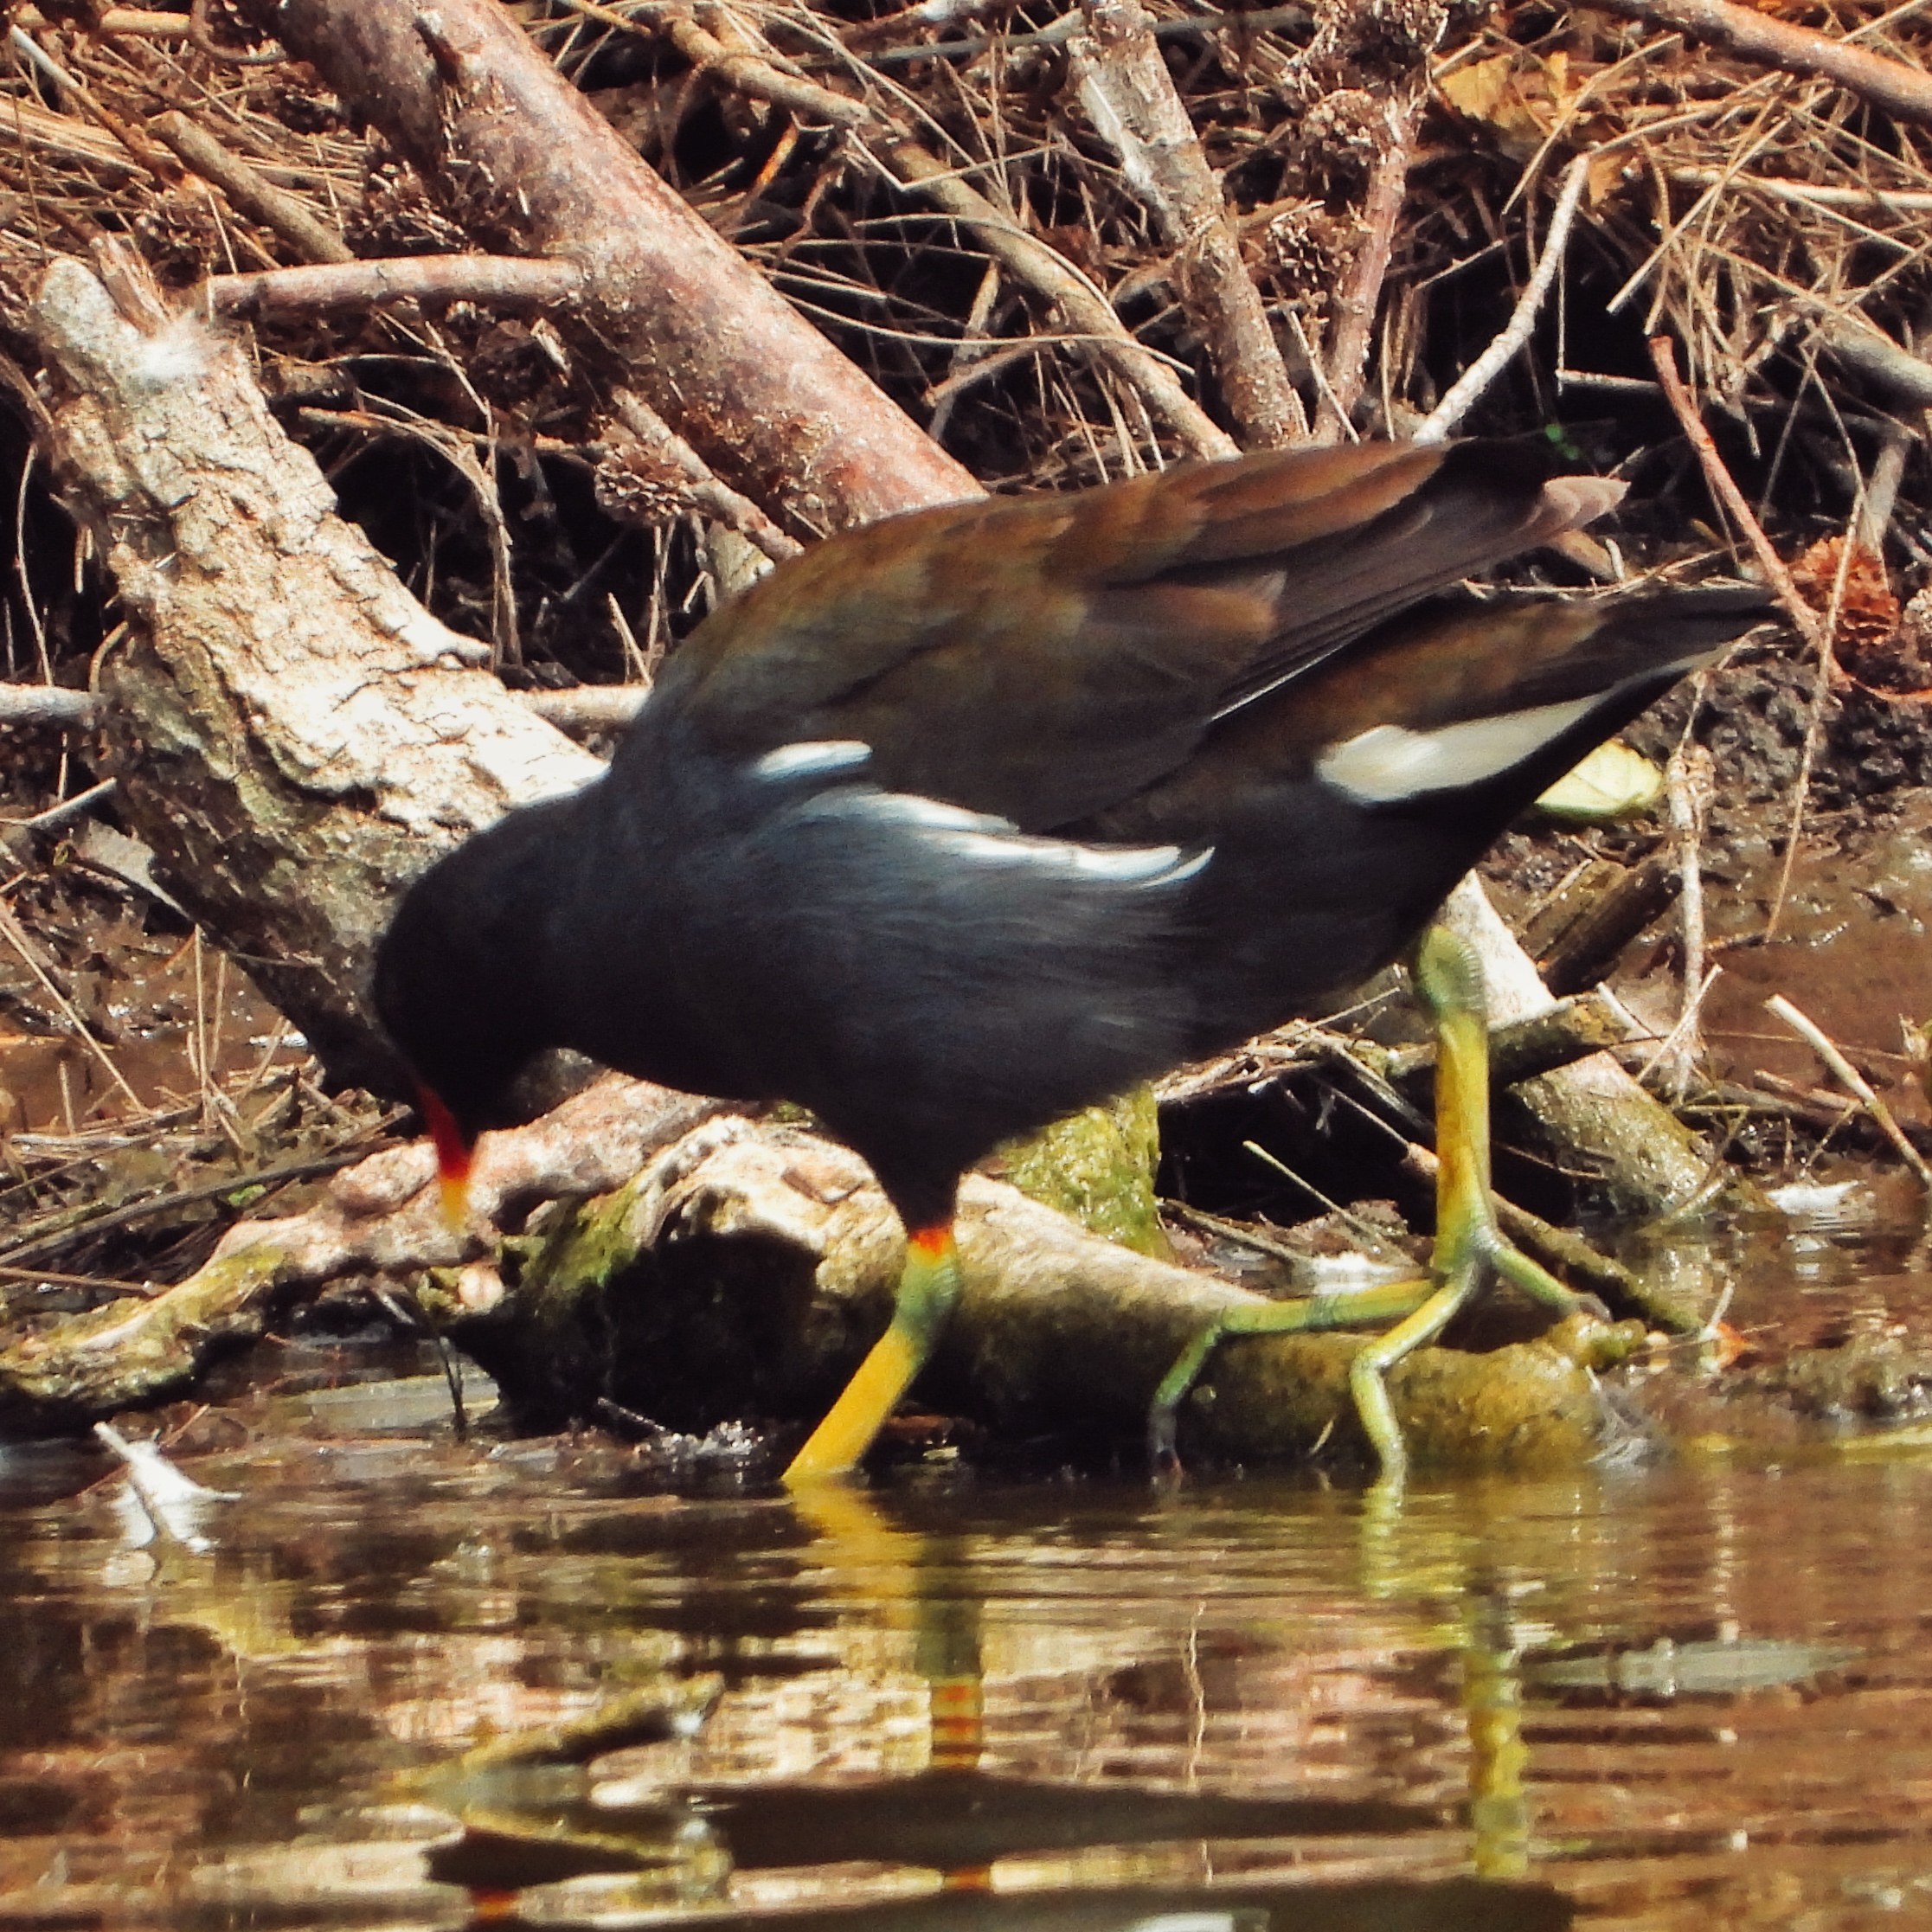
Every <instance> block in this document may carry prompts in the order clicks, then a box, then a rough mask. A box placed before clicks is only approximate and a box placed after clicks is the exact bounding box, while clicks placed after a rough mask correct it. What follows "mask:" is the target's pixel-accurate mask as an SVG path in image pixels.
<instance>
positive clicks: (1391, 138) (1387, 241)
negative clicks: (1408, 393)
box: [1310, 95, 1422, 443]
mask: <svg viewBox="0 0 1932 1932" xmlns="http://www.w3.org/2000/svg"><path fill="white" fill-rule="evenodd" d="M1421 113H1422V99H1421V97H1420V96H1419V95H1417V96H1415V97H1414V98H1412V99H1409V101H1407V102H1406V103H1403V104H1402V105H1397V104H1396V102H1394V101H1390V102H1388V103H1387V104H1386V105H1385V106H1383V128H1384V130H1385V132H1386V134H1387V138H1386V139H1385V140H1383V141H1382V142H1381V143H1379V144H1378V145H1377V150H1376V157H1375V160H1374V162H1373V163H1372V164H1371V165H1370V169H1369V187H1368V192H1367V194H1366V195H1365V196H1364V197H1363V201H1362V245H1361V247H1358V249H1357V250H1356V252H1355V260H1354V261H1353V262H1352V263H1351V265H1350V268H1349V273H1348V279H1346V281H1345V282H1344V283H1343V285H1342V289H1341V292H1340V294H1339V295H1338V298H1337V299H1336V304H1335V335H1334V343H1333V346H1332V348H1331V349H1330V350H1329V353H1328V367H1327V369H1326V370H1325V372H1324V380H1323V382H1322V385H1321V392H1322V395H1321V408H1319V411H1318V412H1317V413H1316V417H1315V440H1316V441H1317V442H1318V443H1333V442H1337V441H1338V440H1340V439H1341V438H1342V436H1343V435H1344V434H1345V433H1349V430H1350V424H1349V414H1350V412H1351V410H1352V409H1353V408H1354V407H1355V403H1356V399H1357V398H1358V396H1359V395H1361V393H1362V385H1363V382H1364V380H1365V379H1366V376H1367V373H1368V366H1369V343H1370V340H1371V339H1372V338H1373V337H1374V334H1375V318H1376V314H1377V310H1378V309H1379V308H1380V307H1381V305H1382V285H1383V281H1384V279H1386V278H1387V276H1388V273H1389V260H1390V254H1391V252H1392V251H1393V249H1394V247H1395V243H1396V222H1397V221H1399V220H1400V219H1401V216H1402V202H1403V200H1404V197H1405V196H1406V193H1407V189H1408V186H1409V162H1410V160H1411V158H1412V157H1413V155H1414V152H1415V124H1416V121H1417V119H1419V118H1420V116H1421ZM1310 360H1311V361H1313V357H1311V358H1310Z"/></svg>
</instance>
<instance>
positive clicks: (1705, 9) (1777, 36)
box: [1603, 0, 1932, 121]
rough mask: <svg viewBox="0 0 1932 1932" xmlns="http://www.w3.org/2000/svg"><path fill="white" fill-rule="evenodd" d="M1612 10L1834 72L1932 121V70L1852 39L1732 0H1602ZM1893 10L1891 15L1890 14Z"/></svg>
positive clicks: (1884, 103)
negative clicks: (1871, 49) (1930, 74)
mask: <svg viewBox="0 0 1932 1932" xmlns="http://www.w3.org/2000/svg"><path fill="white" fill-rule="evenodd" d="M1603 3H1604V6H1605V9H1606V10H1607V11H1608V12H1610V13H1614V14H1621V15H1623V16H1624V17H1625V18H1626V19H1629V20H1640V21H1643V22H1645V23H1646V25H1649V26H1652V27H1661V28H1665V29H1669V30H1671V31H1672V32H1676V33H1679V34H1689V35H1693V36H1694V37H1695V38H1697V39H1698V40H1701V41H1704V42H1708V43H1709V44H1710V45H1711V46H1713V47H1717V48H1722V49H1723V51H1724V52H1725V53H1726V54H1735V55H1737V56H1738V58H1739V59H1740V60H1745V61H1754V62H1755V63H1756V64H1757V65H1758V66H1760V67H1775V68H1777V69H1778V70H1779V71H1781V73H1785V74H1809V75H1813V76H1815V77H1816V78H1817V79H1819V80H1829V81H1831V82H1833V84H1834V85H1835V86H1837V87H1843V88H1845V89H1846V90H1847V92H1849V93H1854V94H1856V95H1858V98H1859V99H1862V100H1868V101H1870V102H1871V104H1872V105H1873V106H1876V107H1882V108H1883V109H1884V111H1885V112H1887V113H1888V114H1892V115H1896V116H1897V118H1898V119H1900V120H1906V121H1932V77H1928V76H1927V75H1926V74H1922V73H1921V72H1920V71H1919V70H1918V69H1917V68H1916V67H1907V66H1906V65H1905V63H1904V62H1903V61H1891V60H1887V59H1886V58H1885V57H1884V55H1879V54H1868V53H1867V52H1866V51H1865V48H1862V47H1855V46H1853V45H1852V42H1851V41H1850V40H1849V39H1844V40H1837V39H1833V37H1832V36H1831V35H1828V34H1821V33H1820V32H1819V31H1818V29H1816V28H1815V27H1802V26H1800V25H1799V24H1798V22H1795V21H1790V20H1781V19H1779V18H1777V17H1776V16H1775V15H1772V14H1766V13H1761V12H1759V11H1758V10H1757V9H1756V8H1755V7H1741V6H1736V5H1734V4H1733V3H1732V0H1603ZM1888 17H1890V16H1888Z"/></svg>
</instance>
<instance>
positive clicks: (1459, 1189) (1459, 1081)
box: [1147, 926, 1589, 1486]
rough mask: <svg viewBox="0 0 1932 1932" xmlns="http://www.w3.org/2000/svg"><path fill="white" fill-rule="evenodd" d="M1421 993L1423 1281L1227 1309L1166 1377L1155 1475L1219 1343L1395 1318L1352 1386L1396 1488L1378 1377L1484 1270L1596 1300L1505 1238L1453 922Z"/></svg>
mask: <svg viewBox="0 0 1932 1932" xmlns="http://www.w3.org/2000/svg"><path fill="white" fill-rule="evenodd" d="M1411 966H1412V970H1413V972H1414V975H1415V988H1416V991H1417V992H1418V993H1419V994H1420V995H1421V997H1422V1001H1423V1003H1424V1004H1425V1005H1427V1007H1428V1011H1429V1016H1430V1017H1431V1018H1432V1019H1433V1020H1434V1022H1435V1031H1436V1039H1437V1050H1436V1067H1435V1139H1436V1159H1437V1161H1438V1164H1439V1165H1438V1170H1437V1178H1436V1205H1435V1252H1434V1253H1433V1255H1431V1256H1430V1259H1429V1274H1428V1280H1427V1281H1392V1282H1390V1283H1388V1284H1386V1285H1385V1286H1383V1287H1378V1288H1374V1289H1370V1290H1368V1291H1365V1292H1362V1293H1350V1294H1338V1295H1318V1296H1315V1297H1314V1298H1313V1299H1312V1300H1306V1301H1285V1302H1279V1303H1276V1304H1274V1306H1269V1307H1263V1308H1252V1309H1250V1308H1242V1309H1239V1310H1235V1311H1230V1312H1229V1313H1228V1314H1227V1315H1225V1316H1223V1317H1222V1318H1221V1319H1219V1320H1218V1321H1216V1322H1214V1323H1211V1324H1210V1325H1208V1326H1207V1327H1205V1328H1203V1330H1202V1331H1201V1332H1200V1333H1199V1334H1198V1335H1197V1336H1196V1337H1195V1338H1194V1339H1193V1340H1192V1341H1191V1343H1190V1344H1189V1345H1188V1347H1187V1349H1186V1351H1185V1352H1184V1354H1183V1355H1182V1357H1181V1358H1180V1359H1179V1361H1178V1362H1177V1363H1175V1364H1174V1366H1173V1367H1172V1368H1171V1369H1170V1370H1168V1372H1167V1375H1166V1377H1165V1379H1164V1380H1163V1381H1162V1383H1161V1384H1160V1387H1159V1390H1156V1391H1155V1395H1154V1399H1153V1402H1152V1405H1151V1408H1150V1409H1149V1413H1148V1418H1147V1441H1148V1450H1149V1454H1150V1455H1151V1457H1152V1462H1153V1465H1154V1467H1155V1468H1156V1469H1157V1470H1165V1469H1171V1468H1172V1467H1174V1465H1175V1460H1176V1459H1175V1452H1174V1435H1175V1417H1176V1415H1177V1413H1178V1409H1179V1407H1180V1403H1181V1402H1182V1400H1183V1398H1184V1396H1186V1394H1187V1392H1188V1390H1190V1389H1191V1388H1192V1387H1193V1386H1194V1383H1195V1382H1196V1381H1197V1378H1198V1377H1199V1376H1200V1374H1201V1371H1202V1370H1203V1368H1204V1367H1205V1366H1206V1365H1207V1363H1208V1359H1209V1358H1210V1356H1211V1355H1212V1354H1213V1353H1214V1351H1215V1350H1216V1347H1218V1346H1219V1345H1220V1344H1221V1342H1222V1341H1223V1339H1224V1338H1230V1337H1234V1336H1239V1335H1281V1334H1291V1333H1294V1332H1307V1331H1310V1330H1313V1329H1325V1328H1351V1327H1356V1326H1358V1325H1363V1324H1365V1323H1369V1322H1373V1321H1378V1320H1394V1321H1395V1322H1396V1326H1395V1327H1393V1328H1391V1329H1390V1331H1389V1332H1388V1333H1387V1334H1385V1335H1383V1336H1380V1337H1378V1338H1377V1339H1376V1340H1374V1341H1371V1342H1369V1343H1367V1344H1365V1345H1364V1347H1363V1348H1362V1350H1361V1352H1360V1353H1359V1354H1358V1355H1357V1356H1356V1358H1355V1361H1354V1364H1353V1366H1352V1367H1351V1370H1350V1374H1349V1385H1350V1390H1351V1393H1352V1395H1353V1396H1354V1397H1355V1406H1356V1409H1357V1411H1358V1414H1359V1415H1361V1418H1362V1427H1363V1428H1364V1431H1365V1432H1366V1433H1367V1435H1368V1438H1369V1441H1370V1443H1371V1444H1373V1446H1374V1447H1375V1452H1376V1454H1377V1458H1378V1459H1379V1460H1380V1462H1381V1464H1382V1473H1383V1480H1384V1482H1385V1483H1388V1484H1390V1485H1392V1486H1399V1485H1400V1483H1401V1480H1402V1472H1403V1470H1404V1468H1405V1467H1407V1464H1408V1454H1407V1452H1406V1451H1405V1450H1404V1448H1403V1447H1402V1431H1401V1429H1400V1428H1398V1427H1397V1426H1396V1412H1395V1409H1394V1408H1393V1407H1392V1406H1391V1405H1390V1400H1389V1390H1388V1388H1387V1385H1386V1383H1385V1382H1384V1380H1383V1378H1384V1377H1386V1376H1387V1374H1388V1372H1389V1370H1390V1369H1392V1368H1393V1367H1394V1366H1395V1365H1396V1363H1398V1362H1400V1361H1401V1360H1402V1358H1403V1357H1404V1356H1405V1355H1408V1354H1409V1353H1411V1352H1412V1351H1415V1349H1418V1348H1420V1347H1422V1345H1423V1344H1424V1343H1426V1342H1430V1341H1433V1340H1434V1339H1435V1337H1436V1336H1438V1335H1439V1334H1441V1332H1442V1331H1443V1329H1444V1328H1446V1327H1447V1325H1448V1324H1449V1321H1450V1319H1451V1318H1452V1317H1453V1316H1454V1314H1455V1313H1456V1311H1457V1310H1458V1309H1460V1307H1461V1306H1463V1304H1464V1303H1465V1302H1466V1301H1467V1300H1468V1299H1469V1297H1470V1295H1471V1294H1472V1293H1474V1291H1475V1289H1476V1287H1477V1286H1478V1284H1479V1282H1480V1281H1481V1279H1482V1274H1483V1270H1484V1269H1485V1268H1489V1269H1491V1270H1492V1271H1493V1272H1494V1273H1496V1274H1499V1275H1501V1276H1502V1277H1503V1278H1504V1280H1505V1281H1513V1282H1514V1283H1515V1284H1516V1286H1517V1287H1519V1288H1521V1289H1522V1290H1523V1291H1524V1293H1526V1294H1529V1295H1531V1296H1532V1297H1533V1298H1534V1299H1535V1300H1538V1301H1541V1302H1544V1303H1545V1304H1546V1305H1548V1306H1550V1307H1552V1308H1554V1309H1557V1310H1558V1311H1559V1312H1561V1313H1563V1314H1570V1313H1575V1312H1576V1310H1577V1309H1578V1308H1580V1307H1587V1306H1589V1302H1587V1301H1586V1300H1583V1299H1582V1298H1581V1297H1579V1296H1577V1295H1576V1294H1573V1293H1571V1292H1570V1290H1569V1289H1568V1288H1566V1287H1564V1286H1563V1283H1562V1282H1561V1281H1557V1278H1556V1277H1555V1276H1554V1275H1553V1274H1550V1273H1548V1272H1547V1271H1546V1270H1545V1269H1544V1268H1539V1267H1538V1266H1537V1264H1536V1262H1534V1261H1531V1259H1530V1257H1529V1256H1528V1255H1525V1254H1524V1253H1523V1251H1522V1250H1521V1249H1520V1248H1518V1247H1516V1246H1515V1245H1514V1244H1513V1243H1512V1242H1509V1241H1507V1240H1505V1238H1504V1236H1503V1235H1502V1233H1501V1232H1500V1231H1499V1229H1498V1228H1497V1225H1496V1210H1495V1204H1494V1203H1493V1201H1492V1198H1491V1195H1490V1189H1489V1030H1488V1015H1487V1013H1486V1011H1485V1005H1484V1000H1483V985H1482V962H1481V961H1480V960H1478V959H1477V957H1476V955H1475V953H1473V952H1472V951H1471V950H1470V948H1469V947H1468V946H1467V944H1465V942H1464V941H1463V940H1460V939H1459V938H1457V937H1456V936H1455V935H1454V934H1452V933H1450V932H1449V931H1448V930H1447V928H1446V927H1441V926H1432V927H1430V928H1429V929H1428V932H1427V933H1425V934H1423V935H1422V940H1421V942H1420V943H1419V944H1418V946H1417V947H1416V948H1415V958H1414V960H1413V961H1412V962H1411Z"/></svg>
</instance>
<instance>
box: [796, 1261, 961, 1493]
mask: <svg viewBox="0 0 1932 1932" xmlns="http://www.w3.org/2000/svg"><path fill="white" fill-rule="evenodd" d="M959 1299H960V1250H959V1248H957V1247H956V1246H955V1245H954V1243H953V1229H952V1225H951V1223H947V1224H945V1225H943V1226H940V1227H937V1228H918V1229H914V1230H913V1231H912V1232H911V1234H910V1235H908V1237H907V1241H906V1266H905V1270H904V1272H903V1273H902V1274H901V1275H900V1277H899V1291H898V1295H897V1298H896V1300H895V1301H894V1303H893V1309H892V1325H891V1326H890V1327H889V1328H888V1329H887V1330H886V1332H885V1333H884V1334H883V1335H882V1336H880V1338H878V1340H877V1341H876V1342H875V1343H874V1344H873V1345H872V1350H871V1352H870V1354H869V1355H868V1356H867V1357H866V1358H865V1359H864V1360H863V1362H861V1363H860V1364H859V1365H858V1367H857V1370H855V1371H854V1372H853V1375H852V1379H851V1380H850V1382H848V1383H846V1384H845V1386H844V1390H842V1391H841V1392H840V1394H839V1397H838V1401H837V1402H834V1403H833V1404H832V1405H831V1409H829V1410H828V1411H827V1413H826V1415H825V1421H824V1422H820V1423H819V1425H818V1428H815V1429H813V1430H812V1434H811V1435H810V1437H809V1438H808V1439H807V1440H806V1445H805V1447H803V1448H802V1449H800V1450H799V1453H798V1454H796V1455H795V1456H793V1459H792V1464H791V1467H789V1468H788V1469H787V1470H786V1472H785V1480H786V1483H787V1484H796V1483H801V1482H812V1481H816V1480H817V1479H820V1478H822V1477H825V1476H837V1475H843V1474H844V1472H845V1471H846V1470H848V1469H850V1468H851V1467H854V1466H855V1465H856V1464H857V1462H858V1460H859V1459H860V1458H861V1457H862V1456H863V1455H864V1454H865V1452H866V1451H867V1450H868V1449H870V1447H872V1441H873V1438H874V1437H875V1436H876V1435H878V1433H879V1430H880V1428H882V1427H883V1424H884V1422H885V1420H886V1418H887V1416H889V1415H891V1413H892V1411H893V1409H894V1408H895V1406H896V1405H897V1403H898V1401H899V1398H900V1396H902V1395H904V1394H905V1392H906V1390H908V1388H909V1387H910V1386H911V1384H912V1379H913V1377H915V1376H916V1375H917V1374H918V1373H919V1371H920V1370H921V1369H922V1368H924V1367H925V1365H926V1358H927V1357H928V1356H929V1355H930V1354H931V1353H932V1352H933V1348H934V1344H935V1343H936V1342H937V1341H938V1340H939V1337H940V1331H941V1330H942V1329H943V1328H944V1327H945V1326H946V1323H947V1317H949V1316H950V1315H951V1314H952V1313H953V1307H954V1305H955V1304H956V1303H957V1302H958V1300H959Z"/></svg>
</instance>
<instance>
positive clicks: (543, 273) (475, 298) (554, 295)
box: [202, 255, 584, 322]
mask: <svg viewBox="0 0 1932 1932" xmlns="http://www.w3.org/2000/svg"><path fill="white" fill-rule="evenodd" d="M583 286H584V275H583V270H582V269H581V268H580V267H579V266H577V265H576V263H574V262H570V261H530V260H525V259H524V258H523V256H521V255H408V256H404V257H401V259H399V260H385V261H354V260H339V261H337V262H331V263H329V264H326V265H318V266H311V267H306V268H265V269H263V270H261V271H260V273H257V274H253V275H210V276H209V279H207V281H205V282H204V283H203V284H202V292H203V293H204V294H205V295H206V297H207V298H208V301H209V305H210V306H211V307H212V308H213V309H214V311H215V313H216V314H217V315H221V316H226V317H228V318H230V319H231V320H234V321H237V322H256V321H260V320H261V319H262V318H265V317H273V318H277V319H279V320H286V318H290V317H292V316H322V315H328V314H331V313H334V312H337V311H342V310H344V309H357V310H360V309H379V308H383V307H386V306H388V305H390V304H393V303H397V302H431V303H440V302H487V303H489V304H490V305H491V306H492V307H495V308H499V309H509V310H517V309H549V308H555V306H556V305H558V304H559V303H562V302H568V301H569V300H570V298H572V297H573V296H574V295H576V294H577V293H578V292H580V291H581V289H582V287H583Z"/></svg>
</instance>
